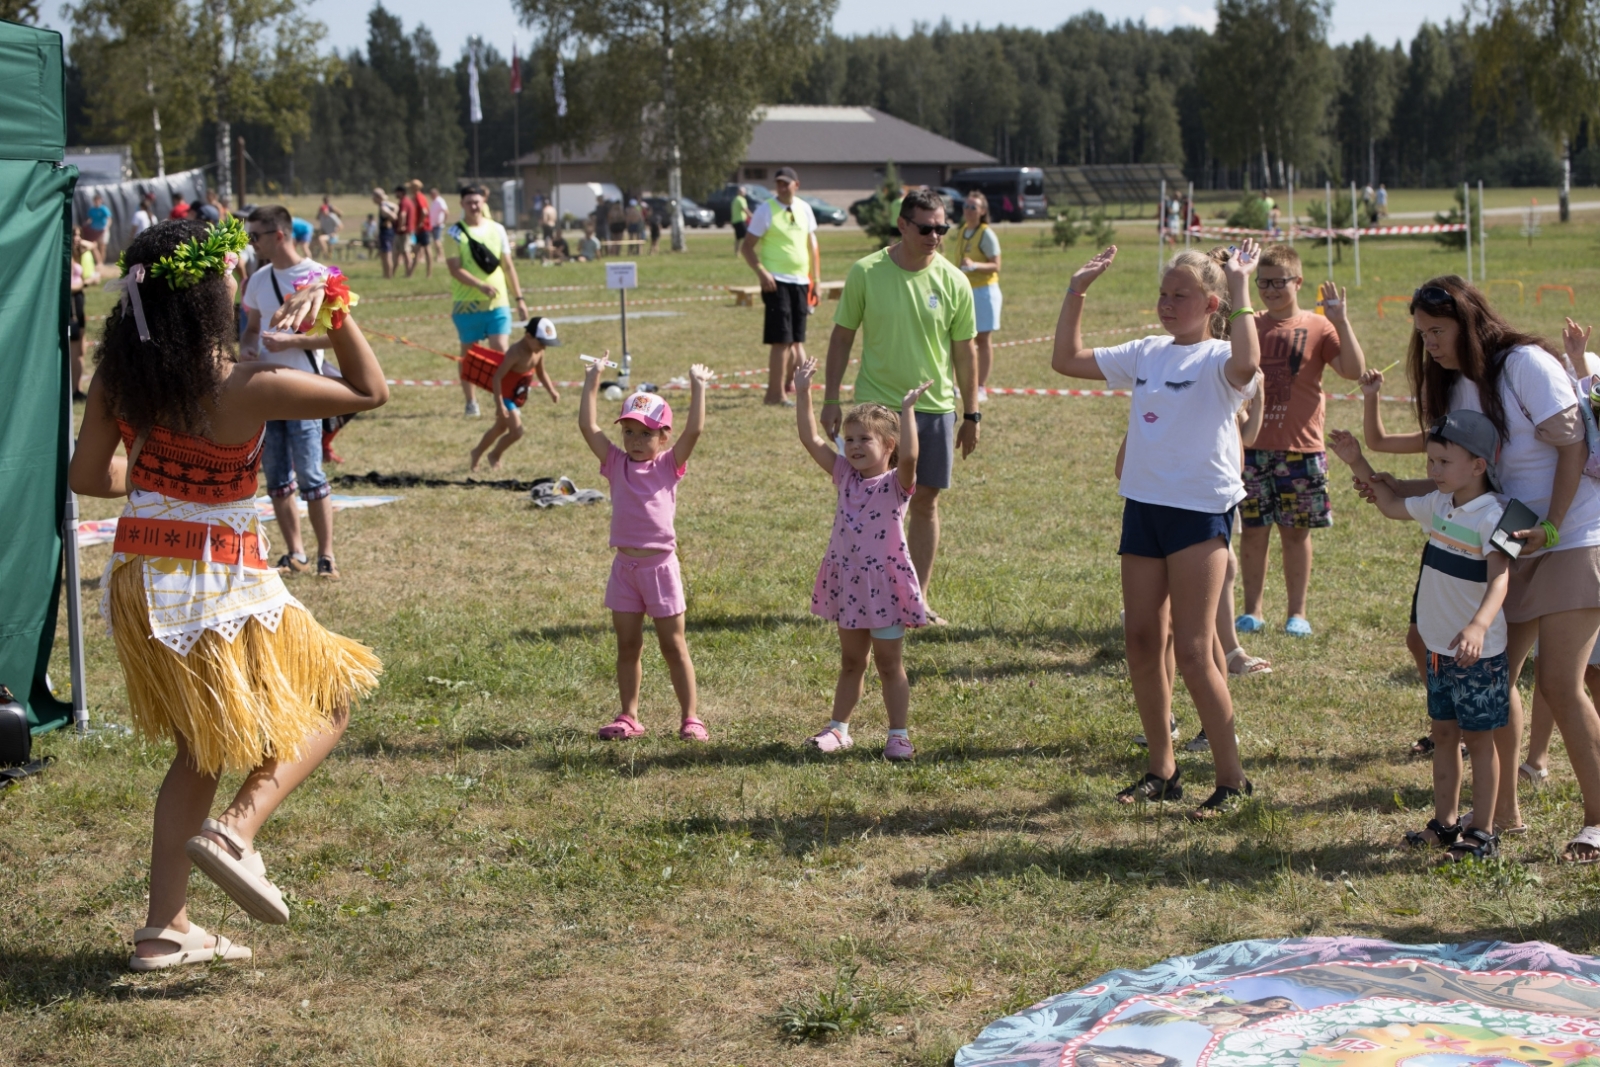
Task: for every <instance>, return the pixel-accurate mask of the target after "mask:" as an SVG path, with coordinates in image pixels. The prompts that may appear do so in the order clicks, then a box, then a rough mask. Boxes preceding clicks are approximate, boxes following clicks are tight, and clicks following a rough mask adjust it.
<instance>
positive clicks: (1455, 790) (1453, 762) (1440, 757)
mask: <svg viewBox="0 0 1600 1067" xmlns="http://www.w3.org/2000/svg"><path fill="white" fill-rule="evenodd" d="M1429 735H1430V736H1431V737H1432V738H1433V817H1434V818H1435V819H1438V820H1439V825H1440V826H1454V825H1455V824H1456V815H1457V813H1458V812H1459V811H1460V804H1461V728H1460V727H1459V726H1457V725H1456V721H1455V720H1454V719H1432V720H1430V728H1429ZM1425 832H1426V831H1425Z"/></svg>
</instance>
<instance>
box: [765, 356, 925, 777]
mask: <svg viewBox="0 0 1600 1067" xmlns="http://www.w3.org/2000/svg"><path fill="white" fill-rule="evenodd" d="M816 371H817V361H816V360H814V359H803V360H801V362H800V366H799V367H798V368H797V369H796V370H795V375H794V381H795V415H796V418H797V421H798V422H799V426H800V443H801V444H803V445H805V447H806V451H807V452H810V453H811V458H812V459H814V460H816V461H817V465H818V466H820V467H821V468H822V469H823V470H825V471H827V472H828V473H829V474H831V475H833V484H834V485H836V486H838V487H839V508H838V511H837V513H836V514H835V515H834V520H833V536H832V537H831V538H829V540H828V552H827V555H825V556H824V557H823V559H822V566H821V567H819V568H818V569H817V584H816V586H815V588H813V589H812V592H811V613H812V614H813V615H820V616H822V617H823V618H824V619H830V620H832V621H833V622H835V623H837V624H838V625H839V651H840V660H841V662H840V666H839V684H838V686H837V687H836V688H835V689H834V693H833V718H832V719H831V720H830V721H829V723H828V725H827V727H826V728H825V729H824V730H823V731H822V732H821V733H819V734H817V735H816V736H815V737H812V738H810V739H809V740H808V741H807V742H806V743H807V744H809V745H811V746H812V747H813V748H816V749H818V750H820V751H822V752H842V751H843V750H845V749H847V748H849V747H850V746H851V745H853V744H854V743H855V742H854V741H853V740H852V739H851V737H850V713H851V712H852V711H853V710H854V709H855V706H856V705H857V704H858V703H860V701H861V689H862V685H863V683H864V682H865V681H866V675H867V657H868V655H869V654H870V655H871V657H872V658H873V659H875V660H876V661H877V663H878V677H879V679H881V680H882V682H883V703H884V705H885V707H886V708H887V709H888V712H889V741H888V743H887V744H886V745H884V748H883V756H884V758H885V759H889V760H908V759H910V758H911V757H912V756H913V755H915V754H916V750H915V749H913V748H912V747H911V735H910V730H909V729H908V727H907V725H906V722H907V718H908V716H909V714H910V703H911V683H910V682H908V681H907V680H906V668H905V664H904V662H903V661H902V659H901V654H900V653H901V642H902V641H903V639H904V638H905V633H906V627H907V626H926V625H927V623H928V614H927V609H926V607H925V606H924V604H923V602H922V588H921V587H920V586H919V585H918V584H917V572H916V571H915V570H914V569H913V568H912V566H911V558H910V555H909V553H908V552H907V550H906V535H905V528H904V526H903V525H902V524H901V523H902V520H903V518H904V516H905V510H906V505H907V504H908V503H910V501H911V494H912V493H914V492H916V489H917V420H916V418H915V417H914V415H913V413H914V410H915V407H916V403H917V398H918V397H920V396H921V395H922V393H923V391H924V390H926V389H927V388H928V387H929V386H930V385H932V384H933V383H932V382H923V383H922V384H921V385H920V386H918V387H917V388H915V389H913V390H911V392H909V393H907V394H906V396H905V400H904V401H902V402H901V405H900V413H899V414H898V415H896V414H895V413H894V412H893V411H891V410H889V409H888V408H886V407H884V406H883V405H882V404H861V405H858V406H857V407H854V408H851V409H850V411H849V412H847V413H846V414H845V417H844V426H843V441H844V454H843V455H840V454H839V453H837V452H835V451H834V450H833V446H832V445H831V444H830V443H829V442H828V439H827V438H826V437H824V436H822V435H821V434H820V433H819V432H818V431H817V424H816V420H815V419H814V418H813V417H812V414H811V379H812V376H813V375H815V374H816Z"/></svg>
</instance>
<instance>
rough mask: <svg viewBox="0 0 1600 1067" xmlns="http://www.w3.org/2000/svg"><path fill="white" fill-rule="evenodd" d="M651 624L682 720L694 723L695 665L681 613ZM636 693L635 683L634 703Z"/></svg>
mask: <svg viewBox="0 0 1600 1067" xmlns="http://www.w3.org/2000/svg"><path fill="white" fill-rule="evenodd" d="M652 621H653V622H654V623H655V624H656V640H657V641H658V642H659V643H660V644H661V658H662V659H665V660H666V661H667V673H668V674H669V675H671V676H672V691H673V692H674V693H675V694H677V697H678V708H679V710H680V712H681V713H682V714H681V717H682V718H684V719H697V718H699V715H697V714H696V711H697V710H698V707H699V694H698V692H697V691H696V689H695V682H694V661H693V660H691V659H690V658H689V639H688V638H687V637H686V636H685V634H684V627H683V613H682V612H679V613H678V614H676V615H669V616H667V617H666V618H664V619H653V620H652ZM640 643H641V644H643V641H642V640H641V642H640ZM638 691H639V690H638V682H635V683H634V694H635V701H637V695H638Z"/></svg>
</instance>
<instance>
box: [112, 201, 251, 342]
mask: <svg viewBox="0 0 1600 1067" xmlns="http://www.w3.org/2000/svg"><path fill="white" fill-rule="evenodd" d="M249 244H250V236H249V234H247V233H245V229H244V223H242V222H240V221H239V218H238V216H236V215H224V216H222V218H221V220H219V221H217V222H214V223H212V224H211V228H210V229H209V230H207V231H206V235H205V236H204V237H191V238H189V239H188V240H187V241H185V242H183V244H181V245H179V246H178V247H177V248H174V249H173V250H172V251H171V252H168V253H167V254H166V255H164V256H162V257H161V258H160V259H158V260H156V261H155V263H153V264H151V265H150V266H149V267H148V268H147V267H146V266H145V265H144V264H143V263H133V264H129V263H128V252H127V250H126V249H124V250H123V251H122V252H121V254H119V255H118V256H117V269H118V270H120V271H121V272H122V276H121V277H120V278H118V279H117V280H116V281H113V282H108V283H106V286H105V288H106V289H108V290H110V289H121V290H122V299H121V300H120V301H118V305H119V306H121V307H127V306H130V305H131V307H132V310H133V321H134V324H135V325H136V326H137V327H138V329H139V340H141V341H148V340H150V327H149V325H148V324H147V323H146V322H145V317H144V304H143V303H142V302H140V300H139V285H140V283H142V282H143V281H144V280H145V278H146V277H151V278H161V279H164V280H165V281H166V283H167V287H168V288H169V289H173V290H175V291H182V290H184V289H188V288H189V287H190V286H193V285H195V284H197V283H198V282H200V281H201V280H202V279H204V278H205V277H206V275H208V274H222V273H225V272H227V271H230V270H232V269H233V268H234V267H236V266H238V265H239V253H240V252H242V251H244V249H245V248H246V247H247V246H248V245H249Z"/></svg>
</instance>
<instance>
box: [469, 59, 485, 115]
mask: <svg viewBox="0 0 1600 1067" xmlns="http://www.w3.org/2000/svg"><path fill="white" fill-rule="evenodd" d="M467 102H468V104H469V106H470V107H471V109H472V110H471V118H472V121H473V122H482V121H483V102H482V101H481V100H479V99H478V46H477V45H473V46H472V52H471V54H470V57H469V58H468V60H467Z"/></svg>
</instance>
